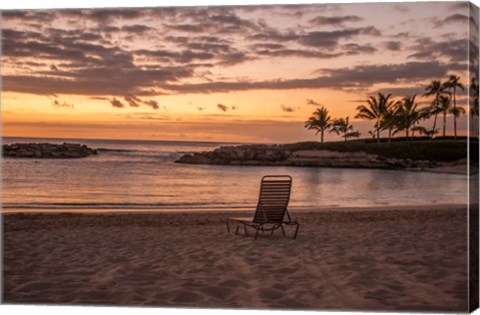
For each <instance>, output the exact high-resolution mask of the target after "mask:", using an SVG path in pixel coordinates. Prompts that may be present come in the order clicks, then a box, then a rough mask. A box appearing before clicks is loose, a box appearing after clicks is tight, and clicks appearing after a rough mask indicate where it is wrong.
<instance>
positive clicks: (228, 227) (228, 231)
mask: <svg viewBox="0 0 480 315" xmlns="http://www.w3.org/2000/svg"><path fill="white" fill-rule="evenodd" d="M227 234H230V225H229V224H228V220H227Z"/></svg>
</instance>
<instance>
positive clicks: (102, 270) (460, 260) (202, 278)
mask: <svg viewBox="0 0 480 315" xmlns="http://www.w3.org/2000/svg"><path fill="white" fill-rule="evenodd" d="M232 215H233V216H239V215H242V214H241V213H240V214H239V213H234V214H231V213H230V214H229V213H208V212H202V213H150V214H147V213H141V214H140V213H135V214H133V213H132V214H125V213H123V214H122V213H115V214H111V213H110V214H108V213H99V214H72V213H70V214H68V213H53V214H4V215H3V224H4V229H3V231H4V232H3V259H4V278H3V279H4V303H21V304H28V303H36V304H89V305H91V304H93V305H148V306H176V307H178V306H184V307H211V308H217V307H221V308H256V309H265V308H276V309H316V310H417V311H418V310H436V311H456V312H465V311H467V279H468V278H467V213H466V210H465V208H464V209H463V210H462V209H458V207H457V208H451V207H450V208H447V207H443V208H441V207H439V208H438V209H425V208H418V209H410V210H408V209H405V208H403V209H401V210H392V209H389V210H379V209H376V210H375V211H373V210H372V211H369V210H365V209H362V210H353V209H352V210H351V211H350V210H345V211H321V212H317V213H315V212H311V213H309V212H302V213H297V214H295V217H296V218H297V219H298V220H299V221H300V223H301V226H300V231H299V234H298V237H297V239H296V240H291V239H285V238H283V236H282V234H281V232H276V233H275V234H274V235H273V236H271V235H267V234H265V235H260V236H259V239H258V240H256V241H255V240H254V239H253V237H252V236H250V237H244V236H242V235H228V234H227V233H226V226H225V219H226V218H227V217H228V216H232ZM292 232H293V231H291V230H287V234H288V235H290V234H289V233H292ZM252 234H253V233H251V234H250V235H252Z"/></svg>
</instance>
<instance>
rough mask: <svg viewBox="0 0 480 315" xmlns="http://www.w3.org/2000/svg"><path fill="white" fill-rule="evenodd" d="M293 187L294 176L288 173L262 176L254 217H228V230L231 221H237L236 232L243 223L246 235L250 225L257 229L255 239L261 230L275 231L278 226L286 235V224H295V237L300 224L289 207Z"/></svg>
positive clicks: (228, 229)
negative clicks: (292, 216)
mask: <svg viewBox="0 0 480 315" xmlns="http://www.w3.org/2000/svg"><path fill="white" fill-rule="evenodd" d="M291 188H292V178H291V177H290V176H288V175H268V176H264V177H262V180H261V185H260V194H259V198H258V204H257V209H256V210H255V213H254V214H253V218H239V217H234V218H228V220H227V231H228V232H229V233H230V226H229V222H236V223H237V227H236V231H235V234H237V233H238V229H239V225H238V224H243V227H244V232H245V235H247V226H248V227H251V228H254V229H255V230H256V233H255V239H257V237H258V232H259V231H262V232H265V231H270V232H271V233H273V231H274V230H276V229H278V228H280V229H281V230H282V233H283V235H284V236H286V235H285V230H284V225H295V227H296V228H295V234H294V236H293V238H294V239H295V238H296V237H297V233H298V228H299V226H300V225H299V223H298V222H297V221H294V220H292V218H291V216H290V214H289V213H288V209H287V208H288V203H289V201H290V192H291Z"/></svg>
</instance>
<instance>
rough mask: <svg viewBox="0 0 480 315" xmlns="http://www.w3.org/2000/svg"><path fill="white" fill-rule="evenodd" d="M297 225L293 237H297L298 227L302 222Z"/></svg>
mask: <svg viewBox="0 0 480 315" xmlns="http://www.w3.org/2000/svg"><path fill="white" fill-rule="evenodd" d="M296 225H297V228H296V229H295V235H294V236H293V239H296V238H297V233H298V229H299V228H300V224H298V223H297V224H296Z"/></svg>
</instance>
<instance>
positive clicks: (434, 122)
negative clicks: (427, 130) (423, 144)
mask: <svg viewBox="0 0 480 315" xmlns="http://www.w3.org/2000/svg"><path fill="white" fill-rule="evenodd" d="M437 116H438V113H437V114H435V118H434V119H433V128H432V130H433V133H432V138H433V136H434V135H435V129H436V127H437Z"/></svg>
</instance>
